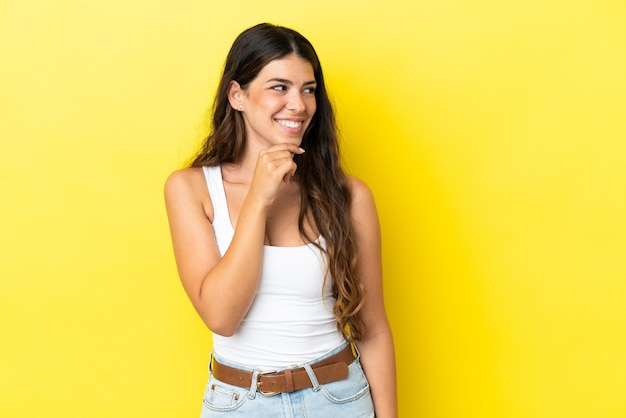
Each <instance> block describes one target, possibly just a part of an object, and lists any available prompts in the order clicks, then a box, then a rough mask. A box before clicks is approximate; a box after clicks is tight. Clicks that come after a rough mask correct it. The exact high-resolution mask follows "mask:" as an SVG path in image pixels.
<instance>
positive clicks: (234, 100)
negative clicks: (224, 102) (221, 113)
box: [228, 80, 244, 112]
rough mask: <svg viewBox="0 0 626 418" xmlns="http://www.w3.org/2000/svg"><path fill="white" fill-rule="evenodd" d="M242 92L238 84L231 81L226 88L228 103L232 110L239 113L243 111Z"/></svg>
mask: <svg viewBox="0 0 626 418" xmlns="http://www.w3.org/2000/svg"><path fill="white" fill-rule="evenodd" d="M243 95H244V91H243V89H242V88H241V86H240V85H239V83H238V82H236V81H235V80H232V81H231V82H230V85H229V86H228V101H229V102H230V105H231V107H232V108H233V109H235V110H237V111H239V112H241V111H242V110H243Z"/></svg>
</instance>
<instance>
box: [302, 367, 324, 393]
mask: <svg viewBox="0 0 626 418" xmlns="http://www.w3.org/2000/svg"><path fill="white" fill-rule="evenodd" d="M302 367H304V370H306V374H308V375H309V379H310V380H311V384H312V385H313V391H315V392H317V391H318V390H320V384H319V382H318V381H317V376H315V372H314V371H313V369H312V368H311V365H310V364H309V363H304V364H303V365H302Z"/></svg>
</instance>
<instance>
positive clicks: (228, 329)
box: [201, 315, 239, 337]
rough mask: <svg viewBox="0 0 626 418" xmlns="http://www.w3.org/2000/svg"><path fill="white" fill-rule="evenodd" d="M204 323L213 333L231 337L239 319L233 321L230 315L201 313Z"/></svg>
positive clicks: (237, 326)
mask: <svg viewBox="0 0 626 418" xmlns="http://www.w3.org/2000/svg"><path fill="white" fill-rule="evenodd" d="M201 316H202V320H203V321H204V323H205V325H206V326H207V327H208V328H209V330H210V331H211V332H212V333H213V334H217V335H221V336H222V337H232V336H233V335H234V334H235V332H236V331H237V328H239V321H234V320H233V318H232V317H228V316H222V317H218V316H216V315H201Z"/></svg>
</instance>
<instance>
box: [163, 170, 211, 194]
mask: <svg viewBox="0 0 626 418" xmlns="http://www.w3.org/2000/svg"><path fill="white" fill-rule="evenodd" d="M203 181H204V174H203V172H202V168H201V167H190V168H183V169H180V170H176V171H174V172H173V173H172V174H170V175H169V176H168V178H167V180H166V181H165V192H166V193H169V192H176V191H180V190H181V189H187V188H195V187H197V186H198V184H199V183H201V182H203Z"/></svg>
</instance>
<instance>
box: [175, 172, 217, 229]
mask: <svg viewBox="0 0 626 418" xmlns="http://www.w3.org/2000/svg"><path fill="white" fill-rule="evenodd" d="M165 202H166V204H167V205H168V207H174V206H180V205H185V206H195V207H202V209H203V210H204V212H205V213H207V215H208V214H210V213H212V212H213V210H212V209H213V208H212V205H211V198H210V197H209V192H208V188H207V185H206V180H205V178H204V173H203V171H202V168H201V167H190V168H183V169H180V170H176V171H174V172H173V173H172V174H170V175H169V177H168V178H167V180H166V181H165ZM210 217H211V218H212V216H210Z"/></svg>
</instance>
